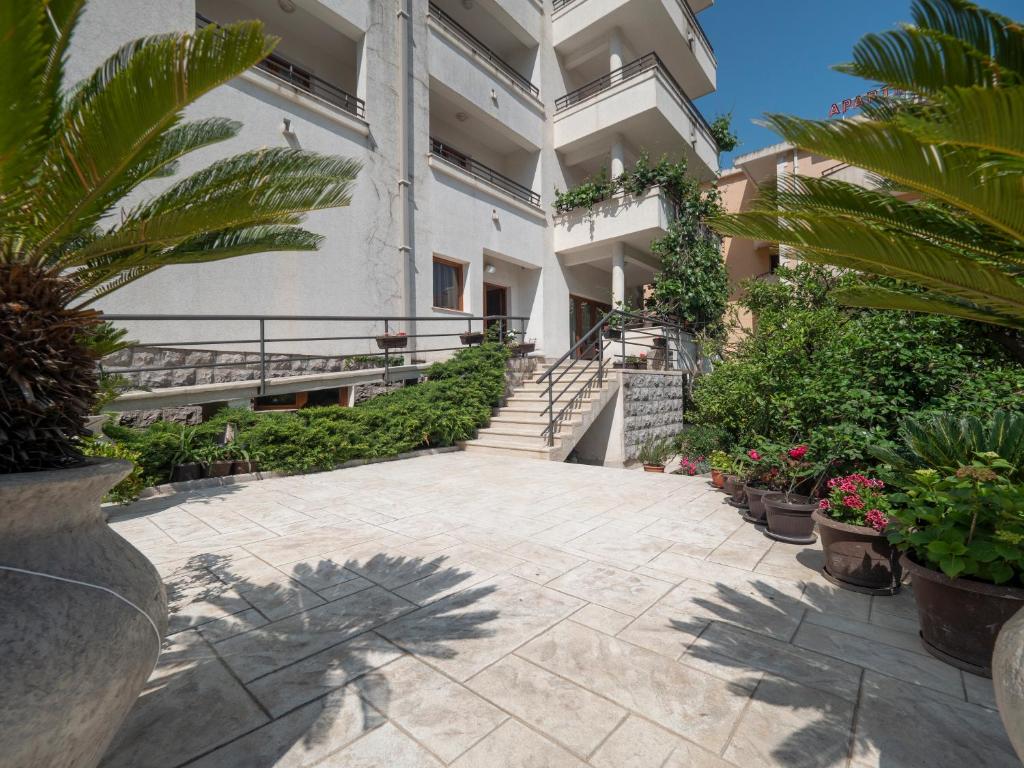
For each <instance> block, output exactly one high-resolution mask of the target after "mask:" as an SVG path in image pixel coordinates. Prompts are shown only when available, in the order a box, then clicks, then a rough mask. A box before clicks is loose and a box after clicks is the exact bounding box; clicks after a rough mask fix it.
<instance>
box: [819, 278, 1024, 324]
mask: <svg viewBox="0 0 1024 768" xmlns="http://www.w3.org/2000/svg"><path fill="white" fill-rule="evenodd" d="M830 296H831V297H832V298H833V299H835V300H836V301H838V302H839V303H840V304H844V305H846V306H848V307H857V308H858V309H886V310H897V311H902V312H922V313H925V314H932V315H945V316H947V317H959V318H961V319H963V320H973V321H974V322H978V323H988V324H990V325H1001V326H1004V327H1008V328H1018V329H1020V328H1024V323H1022V322H1021V321H1019V320H1014V319H1013V318H1010V317H1006V316H1004V315H1001V314H998V313H996V312H990V311H988V310H985V309H983V308H981V307H978V306H977V305H975V304H971V303H969V302H966V301H962V300H958V299H956V298H954V297H944V296H941V295H937V294H935V293H930V292H921V291H911V290H905V291H900V290H896V289H893V288H882V287H880V286H876V285H872V286H850V287H847V288H839V289H836V290H835V291H833V292H832V293H831V294H830Z"/></svg>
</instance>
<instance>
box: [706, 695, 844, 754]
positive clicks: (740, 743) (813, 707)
mask: <svg viewBox="0 0 1024 768" xmlns="http://www.w3.org/2000/svg"><path fill="white" fill-rule="evenodd" d="M854 707H855V702H854V700H851V699H845V698H839V697H837V696H831V695H829V694H828V693H825V692H824V691H822V690H821V689H820V688H807V687H805V686H802V685H797V684H795V683H792V682H790V681H789V680H783V679H781V678H776V677H773V676H770V675H768V676H765V678H764V679H763V680H762V681H761V683H760V685H758V687H757V690H756V691H755V692H754V696H753V699H752V700H751V702H750V706H749V707H748V708H747V710H746V711H745V712H744V713H743V717H742V718H741V719H740V723H739V727H737V728H736V734H735V736H734V737H733V739H732V741H731V742H730V743H729V746H728V748H727V749H726V750H725V754H724V757H725V758H726V759H727V760H729V761H730V762H732V763H735V764H736V765H738V766H743V768H762V767H763V768H844V767H845V766H846V764H847V760H848V759H849V751H850V750H849V733H850V728H851V727H852V725H853V711H854Z"/></svg>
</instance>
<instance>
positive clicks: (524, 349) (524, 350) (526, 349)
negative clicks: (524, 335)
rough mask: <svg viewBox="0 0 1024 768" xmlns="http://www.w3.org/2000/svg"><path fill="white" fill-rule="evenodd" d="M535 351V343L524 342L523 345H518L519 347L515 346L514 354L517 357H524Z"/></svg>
mask: <svg viewBox="0 0 1024 768" xmlns="http://www.w3.org/2000/svg"><path fill="white" fill-rule="evenodd" d="M535 349H537V343H536V342H532V341H531V342H529V343H525V342H524V343H522V344H520V345H519V346H517V347H516V348H515V353H516V354H517V355H519V357H526V356H527V355H529V354H530V353H531V352H533V351H534V350H535Z"/></svg>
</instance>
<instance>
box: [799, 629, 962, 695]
mask: <svg viewBox="0 0 1024 768" xmlns="http://www.w3.org/2000/svg"><path fill="white" fill-rule="evenodd" d="M793 643H794V644H795V645H798V646H800V647H801V648H808V649H810V650H813V651H818V652H820V653H824V654H825V655H827V656H832V657H834V658H837V659H844V660H846V661H849V662H851V663H853V664H857V665H859V666H862V667H865V668H866V669H871V670H874V671H875V672H881V673H882V674H886V675H889V676H891V677H895V678H896V679H897V680H903V681H905V682H908V683H915V684H916V685H919V686H924V687H926V688H932V689H934V690H937V691H942V692H944V693H948V694H950V695H952V696H956V697H960V698H962V697H963V690H964V689H963V682H962V681H961V678H960V672H959V670H957V669H956V668H954V667H951V666H950V665H948V664H945V663H943V662H941V661H939V660H938V659H936V658H933V657H931V656H925V655H922V654H920V653H913V652H911V651H904V650H903V649H901V648H893V647H887V648H886V649H885V653H879V652H878V646H876V645H875V644H873V643H870V642H865V641H864V640H863V639H862V638H859V637H855V636H853V635H848V634H846V633H845V632H836V631H834V630H831V629H828V628H826V627H819V626H817V625H815V624H804V625H803V626H801V627H800V629H799V630H798V631H797V633H796V636H795V637H794V638H793Z"/></svg>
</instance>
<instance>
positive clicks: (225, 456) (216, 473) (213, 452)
mask: <svg viewBox="0 0 1024 768" xmlns="http://www.w3.org/2000/svg"><path fill="white" fill-rule="evenodd" d="M194 456H195V459H196V461H198V462H199V464H200V465H201V466H202V468H203V477H227V476H228V475H230V474H231V470H232V469H233V468H234V464H235V462H234V460H233V459H231V457H230V456H231V455H230V453H229V451H228V450H227V446H226V445H214V444H210V445H204V446H202V447H200V448H198V449H196V451H195V453H194Z"/></svg>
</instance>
